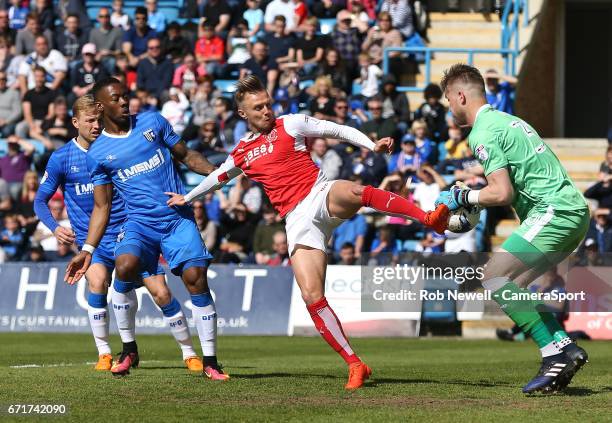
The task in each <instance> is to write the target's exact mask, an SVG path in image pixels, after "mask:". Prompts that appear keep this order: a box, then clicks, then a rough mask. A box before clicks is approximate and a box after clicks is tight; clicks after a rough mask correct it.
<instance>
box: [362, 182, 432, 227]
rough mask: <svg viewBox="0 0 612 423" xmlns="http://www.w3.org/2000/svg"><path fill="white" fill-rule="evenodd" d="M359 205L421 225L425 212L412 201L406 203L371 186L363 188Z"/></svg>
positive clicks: (404, 200)
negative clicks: (413, 220)
mask: <svg viewBox="0 0 612 423" xmlns="http://www.w3.org/2000/svg"><path fill="white" fill-rule="evenodd" d="M361 204H362V205H364V206H366V207H372V208H374V209H376V210H378V211H381V212H383V213H387V214H399V215H403V216H408V217H412V218H414V219H416V220H418V221H419V222H421V223H423V221H424V220H425V212H424V211H423V210H421V209H420V208H418V207H417V206H416V205H415V204H414V203H413V202H412V201H408V200H406V199H405V198H403V197H400V196H399V195H397V194H393V193H392V192H389V191H385V190H382V189H378V188H374V187H373V186H371V185H367V186H366V187H365V188H364V190H363V193H362V194H361Z"/></svg>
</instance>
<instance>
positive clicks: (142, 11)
mask: <svg viewBox="0 0 612 423" xmlns="http://www.w3.org/2000/svg"><path fill="white" fill-rule="evenodd" d="M136 15H145V16H149V11H148V10H147V8H146V7H144V6H138V7H137V8H136V10H134V16H136Z"/></svg>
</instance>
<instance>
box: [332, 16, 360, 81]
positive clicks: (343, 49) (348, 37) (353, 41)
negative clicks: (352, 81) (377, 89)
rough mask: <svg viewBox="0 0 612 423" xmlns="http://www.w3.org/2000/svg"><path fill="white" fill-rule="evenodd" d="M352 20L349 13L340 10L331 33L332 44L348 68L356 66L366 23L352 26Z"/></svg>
mask: <svg viewBox="0 0 612 423" xmlns="http://www.w3.org/2000/svg"><path fill="white" fill-rule="evenodd" d="M352 21H353V19H352V16H351V13H350V12H349V11H348V10H341V11H340V12H338V15H337V17H336V22H337V23H336V27H335V28H334V30H333V31H332V33H331V40H332V44H333V46H334V47H335V48H336V50H338V53H339V54H340V57H342V60H343V61H344V62H345V64H346V67H347V69H348V70H353V69H355V68H356V65H357V57H358V56H359V53H360V52H361V34H362V33H364V32H365V31H366V30H367V25H366V26H365V28H360V29H358V28H353V27H352V26H351V25H352ZM353 72H354V71H353Z"/></svg>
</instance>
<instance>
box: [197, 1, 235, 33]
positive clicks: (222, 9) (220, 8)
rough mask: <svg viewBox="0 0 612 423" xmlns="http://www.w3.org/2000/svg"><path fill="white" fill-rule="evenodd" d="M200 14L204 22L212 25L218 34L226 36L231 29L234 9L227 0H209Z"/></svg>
mask: <svg viewBox="0 0 612 423" xmlns="http://www.w3.org/2000/svg"><path fill="white" fill-rule="evenodd" d="M200 16H201V20H202V22H206V23H207V24H209V25H211V26H212V28H213V31H214V32H215V33H216V34H218V35H220V36H223V37H224V36H225V34H226V32H227V31H228V30H229V26H230V20H231V17H232V10H231V9H230V7H229V5H228V4H227V1H226V0H208V1H207V2H206V4H205V6H204V8H203V9H202V14H201V15H200ZM199 36H202V35H201V34H200V35H199Z"/></svg>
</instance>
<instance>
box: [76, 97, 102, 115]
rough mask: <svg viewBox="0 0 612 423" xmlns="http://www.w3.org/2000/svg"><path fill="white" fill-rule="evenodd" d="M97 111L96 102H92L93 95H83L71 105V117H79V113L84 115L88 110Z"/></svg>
mask: <svg viewBox="0 0 612 423" xmlns="http://www.w3.org/2000/svg"><path fill="white" fill-rule="evenodd" d="M92 109H93V110H95V111H97V110H98V108H97V107H96V101H95V100H94V97H93V95H91V94H85V95H84V96H82V97H79V98H77V100H76V101H75V102H74V104H73V105H72V116H74V117H77V118H78V117H79V115H80V114H81V113H84V112H86V111H89V110H92Z"/></svg>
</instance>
